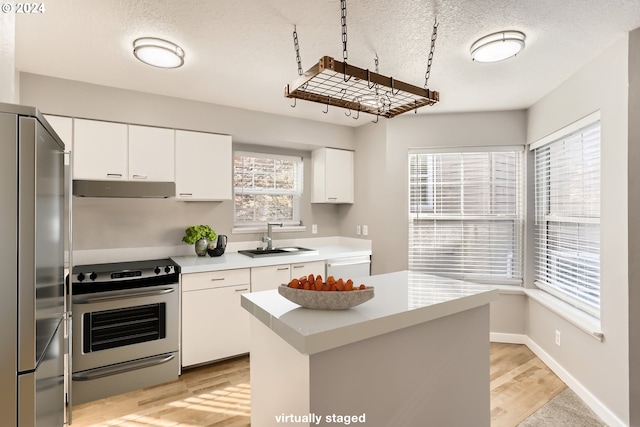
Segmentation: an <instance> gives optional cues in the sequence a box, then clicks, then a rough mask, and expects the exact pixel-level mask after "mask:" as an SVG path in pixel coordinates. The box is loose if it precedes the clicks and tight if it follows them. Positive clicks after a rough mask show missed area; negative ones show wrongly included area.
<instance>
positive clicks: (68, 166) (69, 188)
mask: <svg viewBox="0 0 640 427" xmlns="http://www.w3.org/2000/svg"><path fill="white" fill-rule="evenodd" d="M64 158H65V172H66V174H65V184H66V197H67V222H68V223H67V239H68V240H67V262H68V266H69V283H68V285H67V286H65V289H64V290H65V296H66V299H65V302H66V313H65V317H66V325H67V371H66V372H65V375H66V384H65V385H66V390H65V392H66V394H67V425H71V423H72V422H73V392H72V387H71V375H72V373H73V315H72V312H71V304H72V301H73V286H72V282H73V275H72V274H71V272H72V271H73V227H72V224H73V209H72V207H73V197H71V195H72V194H73V178H72V175H73V153H72V152H71V151H67V152H65V153H64Z"/></svg>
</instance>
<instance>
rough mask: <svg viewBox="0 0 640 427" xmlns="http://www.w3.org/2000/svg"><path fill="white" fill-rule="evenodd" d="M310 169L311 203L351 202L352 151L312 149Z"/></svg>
mask: <svg viewBox="0 0 640 427" xmlns="http://www.w3.org/2000/svg"><path fill="white" fill-rule="evenodd" d="M312 169H313V171H312V173H313V182H312V187H311V203H353V200H354V198H353V151H347V150H336V149H333V148H319V149H317V150H314V151H313V154H312Z"/></svg>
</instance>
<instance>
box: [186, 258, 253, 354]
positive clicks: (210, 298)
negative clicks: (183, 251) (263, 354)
mask: <svg viewBox="0 0 640 427" xmlns="http://www.w3.org/2000/svg"><path fill="white" fill-rule="evenodd" d="M250 277H251V275H250V272H249V269H248V268H245V269H238V270H224V271H213V272H206V273H190V274H183V275H182V279H181V285H182V347H181V349H182V351H181V356H182V366H192V365H197V364H200V363H206V362H210V361H213V360H218V359H223V358H227V357H232V356H236V355H238V354H243V353H248V352H249V313H247V311H246V310H245V309H243V308H242V307H241V306H240V295H242V294H243V293H246V292H249V291H250V282H249V280H250Z"/></svg>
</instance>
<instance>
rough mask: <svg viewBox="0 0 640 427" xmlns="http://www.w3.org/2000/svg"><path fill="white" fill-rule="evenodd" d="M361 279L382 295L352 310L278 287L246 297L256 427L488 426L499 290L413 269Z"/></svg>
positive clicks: (253, 416) (253, 423) (252, 403)
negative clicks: (314, 306)
mask: <svg viewBox="0 0 640 427" xmlns="http://www.w3.org/2000/svg"><path fill="white" fill-rule="evenodd" d="M354 279H355V278H354ZM360 282H362V283H365V284H366V285H367V286H373V287H374V288H375V297H374V298H373V299H372V300H370V301H367V302H366V303H364V304H362V305H359V306H357V307H353V308H351V309H348V310H338V311H331V310H310V309H306V308H302V307H300V306H299V305H297V304H295V303H293V302H290V301H288V300H287V299H285V298H283V297H282V296H280V295H279V294H278V292H277V290H272V291H265V292H257V293H251V294H245V295H242V299H241V304H242V306H243V307H244V308H245V309H246V310H247V311H248V312H249V313H251V315H252V316H251V342H250V349H251V424H252V425H255V426H279V425H283V426H285V425H287V426H312V425H326V426H329V425H334V426H335V425H369V426H394V427H403V426H405V427H415V426H418V425H433V426H470V425H473V426H477V427H482V426H486V427H488V426H489V425H490V413H489V303H490V302H491V301H493V300H496V299H497V297H498V293H497V290H495V289H491V288H490V287H486V286H481V285H477V284H471V283H467V282H461V281H457V280H452V279H446V278H442V277H438V276H431V275H426V274H421V273H415V272H409V271H402V272H395V273H389V274H382V275H378V276H372V277H367V278H363V279H362V280H358V279H356V284H359V283H360Z"/></svg>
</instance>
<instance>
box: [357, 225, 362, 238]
mask: <svg viewBox="0 0 640 427" xmlns="http://www.w3.org/2000/svg"><path fill="white" fill-rule="evenodd" d="M361 234H362V228H361V227H360V226H359V225H356V236H359V235H361Z"/></svg>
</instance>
